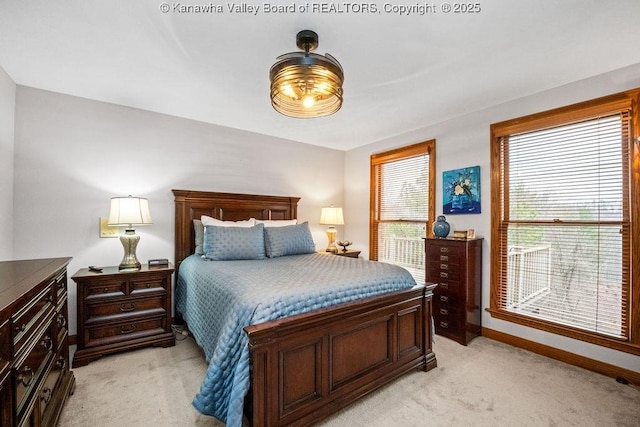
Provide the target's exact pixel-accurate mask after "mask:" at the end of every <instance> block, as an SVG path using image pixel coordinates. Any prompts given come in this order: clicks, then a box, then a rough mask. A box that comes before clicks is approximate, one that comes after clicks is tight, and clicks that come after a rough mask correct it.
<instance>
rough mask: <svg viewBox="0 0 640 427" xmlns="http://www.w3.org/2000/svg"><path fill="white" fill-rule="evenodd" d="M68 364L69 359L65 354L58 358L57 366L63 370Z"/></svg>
mask: <svg viewBox="0 0 640 427" xmlns="http://www.w3.org/2000/svg"><path fill="white" fill-rule="evenodd" d="M66 366H67V361H66V360H64V356H60V357H59V358H58V360H56V368H58V369H60V370H61V371H62V370H64V368H65V367H66Z"/></svg>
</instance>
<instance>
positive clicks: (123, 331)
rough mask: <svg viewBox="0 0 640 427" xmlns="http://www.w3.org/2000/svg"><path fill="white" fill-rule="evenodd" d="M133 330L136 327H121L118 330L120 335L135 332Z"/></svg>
mask: <svg viewBox="0 0 640 427" xmlns="http://www.w3.org/2000/svg"><path fill="white" fill-rule="evenodd" d="M135 330H136V325H129V326H123V327H122V328H120V333H121V334H130V333H131V332H135Z"/></svg>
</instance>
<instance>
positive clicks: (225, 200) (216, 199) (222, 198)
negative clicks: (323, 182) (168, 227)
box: [171, 190, 300, 267]
mask: <svg viewBox="0 0 640 427" xmlns="http://www.w3.org/2000/svg"><path fill="white" fill-rule="evenodd" d="M171 191H173V195H174V199H175V208H176V229H175V264H176V267H179V266H180V263H181V262H182V260H183V259H185V258H186V257H188V256H189V255H191V254H193V253H194V251H195V232H194V228H193V220H194V219H200V217H201V216H202V215H208V216H210V217H213V218H216V219H219V220H222V221H238V220H242V219H249V218H255V219H262V220H268V219H272V220H281V219H296V218H297V217H298V201H299V200H300V197H284V196H263V195H257V194H235V193H213V192H208V191H190V190H171Z"/></svg>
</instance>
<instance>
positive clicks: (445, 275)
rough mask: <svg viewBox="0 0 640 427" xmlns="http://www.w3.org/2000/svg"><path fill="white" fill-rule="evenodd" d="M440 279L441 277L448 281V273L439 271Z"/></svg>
mask: <svg viewBox="0 0 640 427" xmlns="http://www.w3.org/2000/svg"><path fill="white" fill-rule="evenodd" d="M440 277H443V278H445V279H448V278H449V273H447V272H446V271H441V272H440Z"/></svg>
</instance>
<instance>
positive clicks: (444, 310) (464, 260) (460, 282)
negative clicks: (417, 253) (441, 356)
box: [425, 238, 482, 345]
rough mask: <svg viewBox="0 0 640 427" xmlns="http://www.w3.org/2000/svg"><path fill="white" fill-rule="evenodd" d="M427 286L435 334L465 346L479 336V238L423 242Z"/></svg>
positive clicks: (480, 285) (480, 251)
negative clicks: (432, 286)
mask: <svg viewBox="0 0 640 427" xmlns="http://www.w3.org/2000/svg"><path fill="white" fill-rule="evenodd" d="M425 254H426V256H425V265H426V281H427V283H436V284H437V285H438V286H437V287H436V288H435V290H434V291H433V318H434V323H435V328H436V334H438V335H442V336H445V337H447V338H451V339H452V340H454V341H457V342H459V343H460V344H464V345H467V344H468V343H469V341H471V340H472V339H473V338H474V337H477V336H478V335H480V329H481V320H480V319H481V311H480V305H481V292H482V239H450V238H445V239H437V238H426V239H425Z"/></svg>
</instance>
